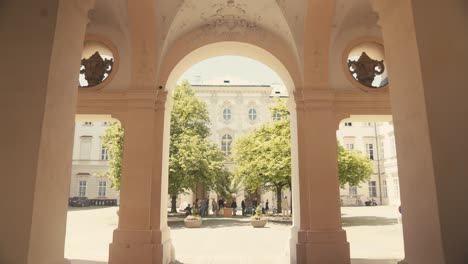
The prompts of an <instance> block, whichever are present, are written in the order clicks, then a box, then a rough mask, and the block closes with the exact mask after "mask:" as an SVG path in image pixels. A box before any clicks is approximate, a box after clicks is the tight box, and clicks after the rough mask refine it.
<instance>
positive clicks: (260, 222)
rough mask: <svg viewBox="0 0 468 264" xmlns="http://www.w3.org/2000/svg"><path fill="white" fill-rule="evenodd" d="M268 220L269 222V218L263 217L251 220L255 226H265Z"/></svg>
mask: <svg viewBox="0 0 468 264" xmlns="http://www.w3.org/2000/svg"><path fill="white" fill-rule="evenodd" d="M267 222H268V218H263V219H260V220H255V219H251V220H250V224H251V225H252V226H253V227H255V228H258V227H265V225H266V224H267Z"/></svg>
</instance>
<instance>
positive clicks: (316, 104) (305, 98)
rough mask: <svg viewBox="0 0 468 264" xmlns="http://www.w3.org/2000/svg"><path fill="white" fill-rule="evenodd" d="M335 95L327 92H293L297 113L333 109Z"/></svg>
mask: <svg viewBox="0 0 468 264" xmlns="http://www.w3.org/2000/svg"><path fill="white" fill-rule="evenodd" d="M334 98H335V94H334V92H333V91H329V90H299V91H297V92H294V100H295V102H296V109H297V110H298V111H308V110H311V109H322V110H324V109H329V110H332V109H333V100H334Z"/></svg>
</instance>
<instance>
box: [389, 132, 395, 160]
mask: <svg viewBox="0 0 468 264" xmlns="http://www.w3.org/2000/svg"><path fill="white" fill-rule="evenodd" d="M389 141H390V157H395V156H396V147H395V136H391V137H390V139H389Z"/></svg>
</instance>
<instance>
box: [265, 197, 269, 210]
mask: <svg viewBox="0 0 468 264" xmlns="http://www.w3.org/2000/svg"><path fill="white" fill-rule="evenodd" d="M269 210H270V202H268V199H267V200H266V202H265V212H266V213H268V211H269Z"/></svg>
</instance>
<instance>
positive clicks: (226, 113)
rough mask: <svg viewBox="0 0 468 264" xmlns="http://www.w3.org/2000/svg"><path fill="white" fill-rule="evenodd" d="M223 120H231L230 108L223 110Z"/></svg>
mask: <svg viewBox="0 0 468 264" xmlns="http://www.w3.org/2000/svg"><path fill="white" fill-rule="evenodd" d="M223 119H224V121H229V120H231V119H232V111H231V109H230V108H224V109H223Z"/></svg>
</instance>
